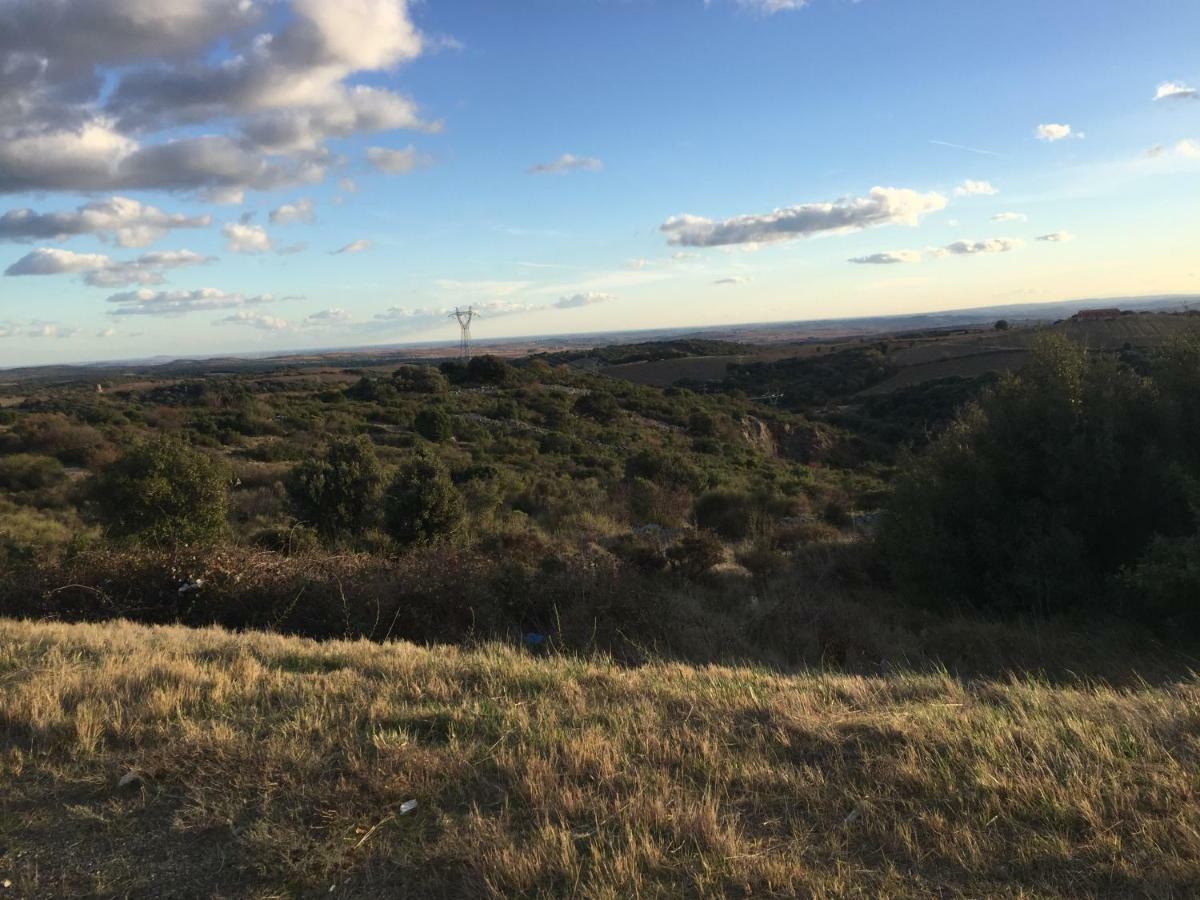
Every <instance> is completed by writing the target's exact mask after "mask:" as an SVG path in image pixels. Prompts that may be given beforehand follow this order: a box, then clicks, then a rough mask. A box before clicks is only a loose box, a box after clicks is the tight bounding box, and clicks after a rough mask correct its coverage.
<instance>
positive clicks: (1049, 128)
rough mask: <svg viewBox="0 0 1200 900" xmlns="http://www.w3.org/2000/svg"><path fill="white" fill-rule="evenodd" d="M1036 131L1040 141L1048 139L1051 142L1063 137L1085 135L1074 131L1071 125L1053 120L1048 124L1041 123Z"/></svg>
mask: <svg viewBox="0 0 1200 900" xmlns="http://www.w3.org/2000/svg"><path fill="white" fill-rule="evenodd" d="M1035 133H1036V134H1037V138H1038V140H1039V141H1048V142H1050V143H1053V142H1055V141H1061V140H1063V138H1069V137H1083V135H1082V134H1079V133H1078V132H1074V131H1072V130H1071V126H1070V125H1059V124H1056V123H1053V122H1051V123H1049V124H1046V125H1039V126H1038V127H1037V129H1036V132H1035Z"/></svg>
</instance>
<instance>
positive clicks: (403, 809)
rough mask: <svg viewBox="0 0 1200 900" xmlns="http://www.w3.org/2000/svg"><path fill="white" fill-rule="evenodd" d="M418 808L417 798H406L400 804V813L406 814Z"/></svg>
mask: <svg viewBox="0 0 1200 900" xmlns="http://www.w3.org/2000/svg"><path fill="white" fill-rule="evenodd" d="M416 808H417V801H416V800H405V801H404V802H403V803H401V804H400V815H402V816H406V815H408V814H409V813H410V812H412V811H413V810H414V809H416Z"/></svg>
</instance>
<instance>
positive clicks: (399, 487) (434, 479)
mask: <svg viewBox="0 0 1200 900" xmlns="http://www.w3.org/2000/svg"><path fill="white" fill-rule="evenodd" d="M384 516H385V522H386V525H387V531H388V534H390V535H391V536H392V537H393V538H395V539H396V541H397V542H399V543H401V544H405V545H408V544H421V543H428V542H429V541H433V540H436V539H437V538H440V537H446V536H449V535H452V534H455V533H456V532H457V531H458V530H459V529H460V528H461V527H462V524H463V519H464V518H465V505H464V503H463V499H462V495H461V494H459V492H458V490H457V488H455V487H454V484H453V483H452V482H451V481H450V474H449V473H448V472H447V471H446V467H445V466H443V465H442V463H441V462H440V461H439V460H437V459H435V458H434V457H432V456H429V455H428V454H424V453H422V454H419V455H417V456H416V457H414V458H413V459H412V460H410V461H409V462H407V463H405V464H404V465H403V466H401V467H400V470H399V471H398V472H397V473H396V475H395V477H394V478H393V479H392V481H391V483H390V484H389V485H388V488H387V493H386V495H385V497H384Z"/></svg>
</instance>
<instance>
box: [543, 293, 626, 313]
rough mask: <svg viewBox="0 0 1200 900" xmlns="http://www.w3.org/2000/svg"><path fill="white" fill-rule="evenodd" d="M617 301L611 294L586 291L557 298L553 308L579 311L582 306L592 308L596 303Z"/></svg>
mask: <svg viewBox="0 0 1200 900" xmlns="http://www.w3.org/2000/svg"><path fill="white" fill-rule="evenodd" d="M615 299H617V298H616V297H614V296H613V295H612V294H605V293H601V292H599V291H586V292H584V293H580V294H572V295H571V296H569V297H559V298H558V299H557V300H555V301H554V306H555V308H557V309H579V308H580V307H583V306H593V305H595V304H597V303H608V302H609V301H610V300H615Z"/></svg>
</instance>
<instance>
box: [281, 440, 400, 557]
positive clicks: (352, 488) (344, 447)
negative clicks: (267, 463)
mask: <svg viewBox="0 0 1200 900" xmlns="http://www.w3.org/2000/svg"><path fill="white" fill-rule="evenodd" d="M287 489H288V493H289V494H290V495H291V497H292V500H293V502H294V503H295V504H296V507H297V509H298V511H299V513H300V515H301V517H302V518H304V519H305V520H306V521H308V522H309V523H311V524H312V525H313V526H314V527H315V528H316V529H317V532H318V533H319V534H320V535H321V536H322V537H324V538H326V539H328V538H333V537H338V536H343V535H349V534H355V533H358V532H360V531H362V530H363V529H364V528H366V527H367V526H368V525H369V524H370V523H371V522H372V521H373V520H374V519H375V518H376V515H377V505H378V501H379V496H380V493H381V491H382V489H383V470H382V468H381V467H380V465H379V458H378V456H376V454H375V446H374V444H372V443H371V441H370V439H369V438H367V437H366V436H365V435H361V434H360V435H356V436H355V437H347V438H338V439H336V440H334V441H332V442H330V443H329V444H327V445H326V446H325V447H324V448H323V449H322V450H321V452H319V453H318V454H316V455H315V456H313V457H312V458H311V459H309V460H307V461H306V462H303V463H301V464H300V465H299V466H297V467H296V468H294V469H293V470H292V473H291V475H290V476H289V478H288V482H287Z"/></svg>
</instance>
